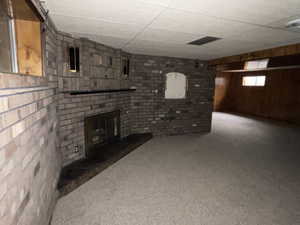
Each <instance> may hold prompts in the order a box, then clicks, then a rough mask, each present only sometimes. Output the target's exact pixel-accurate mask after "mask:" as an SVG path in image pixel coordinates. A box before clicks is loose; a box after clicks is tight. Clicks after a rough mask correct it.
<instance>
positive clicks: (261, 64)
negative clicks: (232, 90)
mask: <svg viewBox="0 0 300 225" xmlns="http://www.w3.org/2000/svg"><path fill="white" fill-rule="evenodd" d="M268 63H269V59H261V60H253V61H247V62H246V63H245V70H252V69H265V68H267V67H268Z"/></svg>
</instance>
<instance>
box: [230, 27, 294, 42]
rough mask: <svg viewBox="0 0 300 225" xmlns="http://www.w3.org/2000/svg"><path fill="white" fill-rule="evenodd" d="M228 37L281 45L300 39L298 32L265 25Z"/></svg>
mask: <svg viewBox="0 0 300 225" xmlns="http://www.w3.org/2000/svg"><path fill="white" fill-rule="evenodd" d="M230 38H233V39H237V40H244V41H252V42H257V43H265V44H266V45H276V44H278V45H282V44H284V43H287V42H291V41H293V40H296V39H298V40H300V33H295V32H289V31H284V30H279V29H273V28H267V27H257V28H255V29H253V30H250V31H246V32H243V33H242V34H238V35H233V36H231V37H230Z"/></svg>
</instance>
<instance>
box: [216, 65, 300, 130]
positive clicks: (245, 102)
mask: <svg viewBox="0 0 300 225" xmlns="http://www.w3.org/2000/svg"><path fill="white" fill-rule="evenodd" d="M249 74H251V75H266V77H267V79H266V86H265V87H244V86H242V77H243V76H246V75H249ZM218 79H223V80H224V81H223V82H220V80H219V81H218ZM218 83H221V84H222V85H220V84H218ZM215 111H231V112H238V113H245V114H250V115H255V116H263V117H266V118H270V119H277V120H285V121H289V122H293V123H298V124H300V69H291V70H276V71H261V72H247V73H222V72H219V73H218V75H217V78H216V91H215Z"/></svg>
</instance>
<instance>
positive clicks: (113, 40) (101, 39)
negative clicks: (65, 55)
mask: <svg viewBox="0 0 300 225" xmlns="http://www.w3.org/2000/svg"><path fill="white" fill-rule="evenodd" d="M73 34H74V35H75V36H78V37H85V38H88V39H90V40H92V41H95V42H98V43H101V44H104V45H107V46H111V47H114V48H122V47H123V46H124V45H125V44H126V43H127V42H128V41H129V39H125V38H117V37H113V36H104V35H95V34H85V33H73Z"/></svg>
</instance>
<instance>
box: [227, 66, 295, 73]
mask: <svg viewBox="0 0 300 225" xmlns="http://www.w3.org/2000/svg"><path fill="white" fill-rule="evenodd" d="M298 68H300V65H294V66H279V67H269V68H264V69H253V70H224V71H222V72H223V73H246V72H259V71H271V70H290V69H298Z"/></svg>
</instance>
